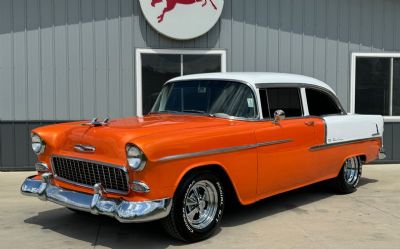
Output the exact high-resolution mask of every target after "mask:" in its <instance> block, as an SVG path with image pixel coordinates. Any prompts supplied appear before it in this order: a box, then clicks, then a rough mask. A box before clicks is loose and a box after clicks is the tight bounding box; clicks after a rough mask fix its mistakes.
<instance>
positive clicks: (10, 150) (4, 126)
mask: <svg viewBox="0 0 400 249" xmlns="http://www.w3.org/2000/svg"><path fill="white" fill-rule="evenodd" d="M0 129H1V132H0V134H1V141H0V143H1V146H0V147H1V159H2V161H1V165H2V167H15V143H16V140H15V135H16V134H15V127H14V124H13V123H12V122H3V123H0Z"/></svg>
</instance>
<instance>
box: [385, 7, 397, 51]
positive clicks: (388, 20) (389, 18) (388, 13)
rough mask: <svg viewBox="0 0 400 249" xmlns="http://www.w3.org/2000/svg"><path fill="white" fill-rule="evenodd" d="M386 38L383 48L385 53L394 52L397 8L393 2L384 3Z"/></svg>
mask: <svg viewBox="0 0 400 249" xmlns="http://www.w3.org/2000/svg"><path fill="white" fill-rule="evenodd" d="M383 5H384V13H385V20H384V27H385V29H384V36H383V39H384V41H383V46H384V50H385V51H393V49H394V44H393V43H394V24H395V18H394V17H395V14H394V10H395V8H394V7H395V6H394V2H393V1H384V2H383Z"/></svg>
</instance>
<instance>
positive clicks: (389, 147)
mask: <svg viewBox="0 0 400 249" xmlns="http://www.w3.org/2000/svg"><path fill="white" fill-rule="evenodd" d="M384 129H385V130H384V132H383V146H384V147H385V149H386V159H385V160H393V138H394V137H393V135H394V134H393V123H385V127H384Z"/></svg>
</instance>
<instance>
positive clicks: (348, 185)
mask: <svg viewBox="0 0 400 249" xmlns="http://www.w3.org/2000/svg"><path fill="white" fill-rule="evenodd" d="M361 173H362V163H361V159H360V158H359V157H351V158H349V159H347V160H346V161H345V162H344V164H343V167H342V169H341V170H340V173H339V175H338V176H337V177H336V178H335V179H333V183H334V185H335V189H336V190H337V192H339V193H341V194H350V193H353V192H354V191H356V190H357V185H358V182H359V181H360V178H361Z"/></svg>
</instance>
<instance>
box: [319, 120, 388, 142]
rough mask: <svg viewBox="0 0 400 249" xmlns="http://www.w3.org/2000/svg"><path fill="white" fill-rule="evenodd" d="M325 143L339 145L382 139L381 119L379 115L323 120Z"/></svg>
mask: <svg viewBox="0 0 400 249" xmlns="http://www.w3.org/2000/svg"><path fill="white" fill-rule="evenodd" d="M323 119H324V120H325V123H326V130H327V136H326V143H327V144H333V143H341V142H347V141H353V140H358V139H365V138H371V137H382V135H383V117H382V116H379V115H353V114H349V115H340V116H339V115H338V116H327V117H324V118H323Z"/></svg>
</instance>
